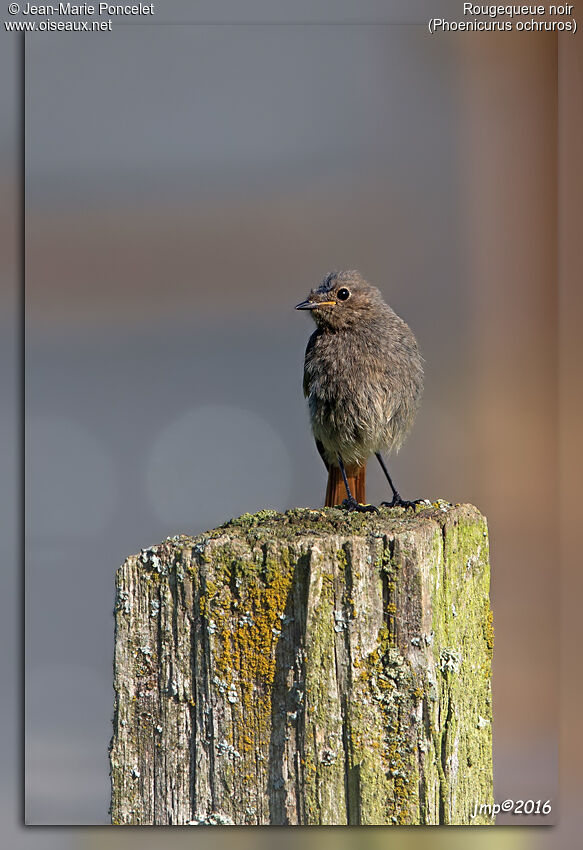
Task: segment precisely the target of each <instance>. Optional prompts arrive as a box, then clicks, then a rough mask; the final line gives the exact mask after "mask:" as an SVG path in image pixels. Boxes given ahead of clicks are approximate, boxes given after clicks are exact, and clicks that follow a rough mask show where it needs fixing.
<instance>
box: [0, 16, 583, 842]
mask: <svg viewBox="0 0 583 850" xmlns="http://www.w3.org/2000/svg"><path fill="white" fill-rule="evenodd" d="M169 5H170V4H169ZM341 5H342V4H341ZM370 5H371V9H370V10H369V11H370V12H371V13H375V12H378V10H377V8H376V6H377V5H378V4H370ZM422 5H423V4H419V10H420V15H421V24H418V25H413V23H411V24H409V23H408V21H409V18H410V19H411V21H413V20H415V19H416V18H417V19H419V17H420V16H419V15H416V14H414V13H413V12H412V11H410V9H411V8H412V7H407V15H405V14H404V11H405V6H404V4H403V3H394V4H391V8H390V12H391V13H392V15H393V17H392V19H391V14H387V15H386V20H380V21H377V23H376V24H375V25H372V20H368V23H367V25H363V23H364V21H365V16H364V13H362V20H360V19H359V18H358V16H356V19H355V18H354V16H352V17H351V16H350V14H348V13H347V12H346V9H342V8H339V9H338V18H336V16H335V18H334V19H333V20H336V19H337V20H338V21H339V23H337V24H336V25H326V24H324V23H322V22H320V23H314V22H313V21H312V23H311V24H310V25H308V23H306V22H305V21H304V23H302V24H298V22H297V20H296V21H295V22H288V23H287V25H284V24H283V23H281V24H278V23H275V22H274V21H273V20H272V23H271V24H270V25H266V23H255V24H246V25H226V24H223V25H209V24H208V23H207V25H205V26H187V25H182V26H175V25H168V26H152V25H150V26H146V25H136V23H135V21H132V25H131V26H122V25H120V26H114V29H113V32H112V33H110V34H107V37H104V36H102V35H99V36H94V35H86V36H84V35H82V34H76V35H75V36H74V37H70V36H67V35H64V36H61V35H58V34H50V35H41V34H39V35H35V36H33V37H31V36H27V39H26V59H25V68H26V80H25V95H26V97H25V120H26V136H25V154H26V193H25V198H26V231H25V248H26V251H25V256H26V278H25V279H26V309H25V313H26V350H25V364H24V379H25V400H24V401H25V413H26V422H25V439H26V454H27V460H26V470H25V472H26V506H25V508H26V509H25V545H26V578H25V615H26V634H25V636H26V646H25V654H24V661H25V674H24V679H25V689H26V698H25V711H26V718H25V769H24V778H23V786H24V788H23V790H24V796H25V818H26V822H27V823H29V824H100V823H103V824H105V823H108V813H107V808H108V796H109V778H108V759H107V744H108V741H109V737H110V734H111V716H112V706H113V692H112V687H111V679H112V672H111V663H112V650H113V617H112V609H113V587H114V584H113V582H114V573H115V569H116V567H117V566H118V565H119V564H120V563H121V562H122V560H123V559H124V558H125V557H126V556H127V555H128V554H130V553H133V552H136V551H138V550H139V549H140V548H141V547H144V546H148V545H151V544H153V543H156V542H158V541H160V540H162V539H163V538H164V537H166V536H167V535H170V534H175V533H177V532H185V533H192V534H195V533H197V532H199V531H203V530H204V529H206V528H210V527H213V526H215V525H217V524H220V523H222V522H223V521H225V520H226V519H228V518H229V517H230V516H233V515H236V514H238V513H241V512H243V511H255V510H257V509H259V508H262V507H269V508H275V509H278V510H285V509H286V508H288V507H291V506H294V505H313V506H319V505H321V504H322V503H323V498H324V489H325V470H324V467H323V465H322V464H321V461H320V459H319V456H318V454H317V452H316V450H315V447H314V446H313V442H312V438H311V435H310V432H309V424H308V417H307V411H306V408H305V402H304V399H303V397H302V393H301V373H302V361H303V351H304V347H305V342H306V340H307V337H308V335H309V333H310V332H311V330H312V325H311V323H310V321H309V317H306V316H305V315H300V314H297V313H294V311H293V305H294V304H295V303H297V302H298V301H299V300H301V299H303V298H304V297H305V296H306V294H307V292H308V290H309V289H310V288H311V287H312V286H313V285H315V284H316V283H318V282H319V280H320V278H321V277H322V276H323V275H324V274H325V273H326V272H327V271H329V270H331V269H333V268H336V269H340V268H358V269H359V270H360V271H361V272H362V273H363V274H364V275H365V276H366V277H367V278H368V279H369V280H370V281H371V282H373V283H375V284H376V285H378V286H379V287H380V289H381V290H382V292H383V294H384V295H385V298H386V300H387V301H388V302H389V303H390V304H391V305H392V306H393V307H394V309H395V310H396V311H397V312H398V313H399V314H400V315H402V316H403V317H404V318H405V319H406V321H407V322H408V323H409V324H410V325H411V327H412V328H413V330H414V331H415V333H416V335H417V338H418V340H419V343H420V347H421V350H422V353H423V355H424V357H425V360H426V364H425V365H426V391H425V397H424V403H423V405H422V408H421V411H420V413H419V416H418V419H417V422H416V425H415V428H414V430H413V432H412V434H411V436H410V437H409V439H408V441H407V442H406V443H405V445H404V447H403V449H402V450H401V452H400V454H399V455H398V456H397V457H393V458H391V463H390V468H391V470H392V473H393V475H394V478H395V479H396V481H397V482H398V486H399V489H400V490H401V492H402V493H403V495H404V496H405V497H411V498H415V497H419V496H423V497H429V498H431V499H435V498H445V499H447V500H449V501H452V502H466V501H467V502H473V503H474V504H476V505H477V506H478V507H479V508H480V510H481V511H482V512H483V513H484V514H485V515H486V516H487V517H488V521H489V527H490V545H491V562H492V590H491V598H492V605H493V609H494V618H495V629H496V646H495V655H494V683H493V689H494V746H495V750H494V756H495V798H496V799H497V800H503V799H505V798H507V797H510V798H512V799H518V798H522V799H535V800H536V799H539V798H541V799H543V800H546V799H550V800H551V802H552V803H553V811H554V812H556V811H557V810H558V784H557V770H558V756H557V750H558V734H559V727H558V720H557V709H558V581H557V569H558V563H559V537H558V509H557V488H558V483H559V481H558V462H559V454H558V420H557V404H558V400H559V399H558V391H559V384H558V378H557V375H558V372H557V366H558V361H557V344H558V309H559V303H558V298H557V265H558V257H559V253H558V252H559V250H560V245H559V244H558V242H557V213H558V183H557V157H558V154H559V137H558V127H559V126H560V122H559V118H560V102H559V98H558V95H557V92H558V83H559V77H558V69H559V68H560V67H561V64H560V62H559V45H558V42H557V39H556V38H555V37H554V36H550V35H531V36H529V37H524V36H523V37H518V36H515V35H514V34H513V35H511V36H505V35H501V36H497V35H492V34H487V35H485V36H478V35H475V34H472V36H471V38H469V37H466V38H460V37H459V36H455V35H453V36H441V37H439V38H437V37H433V38H432V37H430V36H429V35H428V34H427V29H426V27H425V26H424V25H423V23H422V21H423V18H422V15H423V14H425V13H426V10H425V9H421V6H422ZM347 8H348V7H347ZM379 8H380V7H379ZM456 8H457V7H456ZM387 9H388V4H386V5H385V7H384V9H383V11H385V12H386V11H387ZM174 10H175V11H177V12H184V10H183V9H182V7H181V4H178V3H177V4H174ZM419 10H416V11H419ZM304 11H305V10H301V12H304ZM298 14H299V17H300V18H302V14H300V13H298ZM203 17H204V15H203ZM258 17H260V15H258ZM369 17H370V19H375V14H370V16H369ZM376 17H378V15H376ZM303 18H304V19H307V20H309V13H306V14H303ZM209 19H210V16H207V20H209ZM158 20H159V21H160V20H161V18H159V19H158ZM178 20H180V18H178ZM316 20H317V16H316ZM388 23H390V24H391V25H388ZM12 55H13V57H14V61H15V63H16V61H17V57H16V56H14V53H13V54H12ZM13 67H18V66H17V65H15V66H13ZM573 67H574V68H575V70H577V68H578V67H579V66H577V65H576V64H575V66H573ZM6 105H9V104H6ZM7 139H8V141H5V148H4V150H7V149H8V142H13V141H14V136H13V137H11V138H8V137H7ZM5 185H6V187H7V192H6V193H5V198H6V206H5V209H4V211H3V215H4V216H5V217H6V221H7V222H10V227H13V226H14V225H13V222H12V217H11V215H10V212H9V210H11V209H13V208H14V203H15V201H16V197H17V193H16V187H15V186H14V185H12V184H10V183H9V182H8V176H6V177H5ZM6 232H7V233H10V230H9V229H7V231H6ZM9 271H10V269H8V272H9ZM6 305H7V306H8V307H10V306H11V302H10V300H9V297H8V296H7V300H6ZM12 306H13V303H12ZM1 342H2V345H3V346H4V347H5V354H6V356H5V357H3V358H2V362H4V363H5V364H9V363H10V359H11V355H13V351H14V348H13V346H14V337H13V336H11V335H10V333H8V332H6V333H5V334H3V336H2V341H1ZM11 427H12V421H11V420H10V421H7V424H6V430H5V433H6V434H8V435H9V434H10V428H11ZM2 458H5V463H4V468H5V470H6V475H5V476H4V477H5V479H8V480H9V479H10V478H11V476H12V477H13V476H14V475H15V467H14V464H13V460H14V459H13V457H12V456H10V455H9V454H8V453H4V452H3V453H2ZM368 497H369V499H370V500H371V501H375V502H378V501H380V500H381V499H382V498H385V497H386V492H385V489H384V487H383V481H382V478H381V476H380V475H379V474H378V473H377V470H376V467H375V466H372V465H371V466H370V468H369V476H368ZM504 822H505V821H504V819H501V818H499V823H504ZM506 822H510V823H515V819H513V818H511V817H509V818H506ZM546 822H547V823H550V822H551V818H549V819H548V820H547V821H546ZM48 834H49V835H50V833H48ZM140 834H141V835H144V833H140ZM474 834H475V833H474ZM504 834H505V833H504ZM108 835H110V833H109V832H108ZM513 835H514V838H512V839H511V845H510V844H509V845H508V846H513V847H515V846H516V847H517V846H522V845H521V843H520V840H519V837H518V833H516V832H514V833H513ZM95 841H96V842H99V838H95V839H94V840H93V839H91V840H90V839H89V837H88V838H87V840H86V843H88V846H89V845H90V846H97V845H96V844H95V843H94V842H95ZM108 841H109V838H108ZM373 843H374V842H373ZM59 846H63V844H62V838H59Z"/></svg>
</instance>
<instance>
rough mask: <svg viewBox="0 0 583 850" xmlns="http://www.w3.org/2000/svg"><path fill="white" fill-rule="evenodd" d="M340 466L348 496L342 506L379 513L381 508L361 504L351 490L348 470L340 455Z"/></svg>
mask: <svg viewBox="0 0 583 850" xmlns="http://www.w3.org/2000/svg"><path fill="white" fill-rule="evenodd" d="M338 466H339V467H340V472H341V473H342V478H343V480H344V486H345V487H346V496H347V498H346V499H344V501H343V502H342V507H343V508H344V509H345V510H347V511H361V512H362V513H377V514H378V512H379V509H378V508H377V507H375V506H374V505H361V504H360V502H357V501H356V499H355V498H354V496H353V495H352V493H351V492H350V487H349V485H348V478H347V477H346V470H345V469H344V464H343V463H342V458H341V457H340V455H338Z"/></svg>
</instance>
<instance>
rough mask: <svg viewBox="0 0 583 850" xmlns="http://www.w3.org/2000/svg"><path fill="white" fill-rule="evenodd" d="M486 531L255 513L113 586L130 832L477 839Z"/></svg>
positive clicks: (121, 576) (426, 511)
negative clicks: (364, 830)
mask: <svg viewBox="0 0 583 850" xmlns="http://www.w3.org/2000/svg"><path fill="white" fill-rule="evenodd" d="M488 589H489V563H488V537H487V529H486V522H485V519H484V518H483V517H482V516H481V515H480V514H479V512H478V511H477V510H476V508H474V507H472V506H470V505H461V506H456V507H452V506H450V505H448V504H446V503H434V504H433V505H426V506H419V507H417V509H416V511H415V513H412V512H411V511H407V512H405V511H403V510H402V509H395V510H388V509H383V510H382V511H381V513H380V514H379V515H378V516H375V515H372V516H371V515H370V514H366V515H363V514H346V512H343V511H341V510H339V509H335V508H329V509H328V508H326V509H323V510H320V511H312V510H307V509H296V510H291V511H288V512H287V513H285V514H279V513H275V512H273V511H261V512H260V513H258V514H255V515H253V516H252V515H249V514H245V515H244V516H242V517H240V518H239V519H236V520H232V521H231V522H228V523H226V524H225V525H224V526H222V527H221V528H218V529H215V530H214V531H211V532H208V533H206V534H203V535H200V536H199V537H195V538H192V537H186V536H182V535H180V536H176V537H173V538H168V539H167V540H166V541H165V542H164V543H161V544H160V545H158V546H152V547H151V548H149V549H144V550H142V552H141V554H140V555H137V556H132V557H130V558H128V559H127V560H126V562H125V563H124V564H123V566H122V567H121V568H120V569H119V571H118V573H117V581H116V591H117V593H116V609H115V624H116V627H115V662H114V687H115V716H114V732H113V738H112V742H111V751H110V756H111V780H112V804H111V814H112V821H113V823H117V824H196V823H219V824H220V823H234V824H335V825H338V824H437V823H443V824H468V823H487V822H490V818H489V817H487V816H485V815H482V816H478V817H476V818H472V817H471V815H472V813H473V812H474V807H475V805H476V804H477V805H480V804H491V803H492V739H491V720H492V704H491V690H490V675H491V659H492V644H493V630H492V615H491V610H490V603H489V598H488Z"/></svg>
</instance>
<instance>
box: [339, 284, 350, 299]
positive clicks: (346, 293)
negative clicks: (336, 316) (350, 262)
mask: <svg viewBox="0 0 583 850" xmlns="http://www.w3.org/2000/svg"><path fill="white" fill-rule="evenodd" d="M336 298H338V300H339V301H346V299H347V298H350V292H349V291H348V290H347V289H346V288H345V287H344V286H343V287H342V289H339V290H338V292H337V293H336Z"/></svg>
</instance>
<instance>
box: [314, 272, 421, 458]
mask: <svg viewBox="0 0 583 850" xmlns="http://www.w3.org/2000/svg"><path fill="white" fill-rule="evenodd" d="M346 292H348V296H346ZM339 295H340V297H339ZM298 308H299V309H309V310H310V311H311V314H312V316H313V318H314V320H315V321H316V324H317V328H316V330H315V331H314V333H313V334H312V336H311V337H310V339H309V342H308V345H307V348H306V356H305V363H304V394H305V395H306V397H307V399H308V405H309V410H310V420H311V425H312V431H313V434H314V437H315V439H316V442H317V444H319V446H318V448H319V449H320V452H321V454H322V456H323V458H324V460H325V462H326V465H327V466H328V467H330V466H332V465H338V459H337V458H338V455H340V457H341V458H342V460H343V461H344V463H345V464H358V465H361V466H363V465H364V464H365V463H366V460H367V459H368V457H370V455H372V454H375V453H377V452H382V451H383V450H385V449H389V450H391V449H395V450H397V449H398V448H399V447H400V446H401V444H402V442H403V440H404V438H405V436H406V435H407V432H408V431H409V429H410V427H411V425H412V423H413V420H414V417H415V414H416V412H417V409H418V407H419V403H420V400H421V394H422V389H423V367H422V359H421V356H420V354H419V350H418V347H417V342H416V340H415V337H414V335H413V332H412V331H411V329H410V328H409V326H408V325H407V324H406V323H405V322H404V321H403V319H401V318H400V317H399V316H397V314H396V313H395V312H394V311H393V310H392V309H391V308H390V307H389V305H388V304H386V303H385V302H384V301H383V298H382V296H381V293H380V292H379V290H378V289H376V287H374V286H371V285H370V284H369V283H367V281H365V280H364V279H363V277H362V276H361V275H360V274H359V272H357V271H344V272H332V273H330V274H329V275H327V276H326V277H325V278H324V280H323V282H322V284H321V285H320V286H319V287H318V288H317V289H313V290H312V291H311V293H310V295H309V296H308V299H307V300H306V301H304V302H303V303H302V304H300V305H298Z"/></svg>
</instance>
